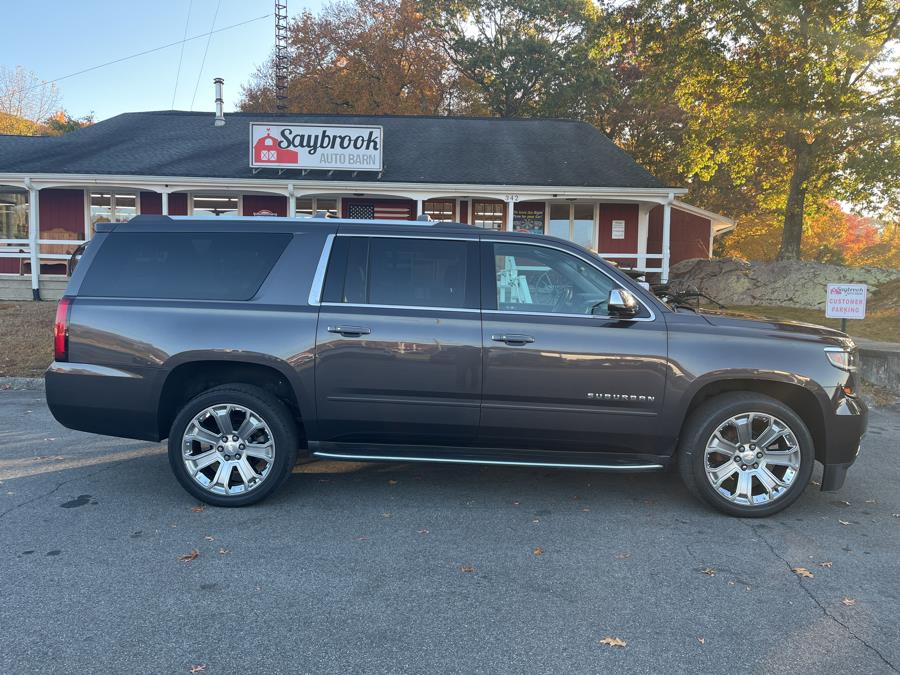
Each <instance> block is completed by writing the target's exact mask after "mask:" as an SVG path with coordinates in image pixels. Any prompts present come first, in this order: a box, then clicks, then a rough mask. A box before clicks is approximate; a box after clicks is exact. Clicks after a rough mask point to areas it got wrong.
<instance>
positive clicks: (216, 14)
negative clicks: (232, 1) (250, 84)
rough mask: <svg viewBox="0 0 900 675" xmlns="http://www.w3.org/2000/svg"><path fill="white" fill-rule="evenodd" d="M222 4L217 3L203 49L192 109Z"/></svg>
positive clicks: (220, 2)
mask: <svg viewBox="0 0 900 675" xmlns="http://www.w3.org/2000/svg"><path fill="white" fill-rule="evenodd" d="M221 6H222V0H219V1H218V2H217V3H216V11H215V12H213V20H212V23H211V24H210V26H209V35H207V37H206V47H205V48H204V49H203V60H202V61H200V72H199V73H197V84H195V85H194V95H193V96H191V110H193V109H194V100H195V99H196V98H197V89H199V88H200V78H201V77H202V76H203V66H205V65H206V52H208V51H209V43H210V41H211V40H212V34H213V28H215V27H216V18H218V16H219V7H221Z"/></svg>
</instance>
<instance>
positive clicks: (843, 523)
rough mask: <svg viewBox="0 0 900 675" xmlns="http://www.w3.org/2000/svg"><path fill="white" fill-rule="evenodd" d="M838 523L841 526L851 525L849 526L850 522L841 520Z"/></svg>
mask: <svg viewBox="0 0 900 675" xmlns="http://www.w3.org/2000/svg"><path fill="white" fill-rule="evenodd" d="M838 522H839V523H840V524H841V525H849V524H850V523H849V522H848V521H846V520H841V519H838Z"/></svg>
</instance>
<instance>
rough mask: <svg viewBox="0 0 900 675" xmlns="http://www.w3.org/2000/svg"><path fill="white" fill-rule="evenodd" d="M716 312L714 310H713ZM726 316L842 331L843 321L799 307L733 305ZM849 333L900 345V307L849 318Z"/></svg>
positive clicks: (726, 311) (819, 310)
mask: <svg viewBox="0 0 900 675" xmlns="http://www.w3.org/2000/svg"><path fill="white" fill-rule="evenodd" d="M710 309H715V308H710ZM716 311H722V312H725V313H729V312H734V313H739V314H751V315H753V316H757V317H761V318H766V319H775V320H776V321H802V322H803V323H814V324H817V325H819V326H826V327H828V328H835V329H837V330H840V329H841V320H840V319H826V318H825V310H824V309H803V308H799V307H766V306H731V307H728V308H727V309H725V310H718V309H716ZM847 333H848V334H850V335H852V336H853V337H860V338H866V339H868V340H879V341H881V342H900V308H886V309H875V310H869V309H868V308H867V311H866V318H865V319H862V320H859V319H848V320H847Z"/></svg>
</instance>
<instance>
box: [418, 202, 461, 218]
mask: <svg viewBox="0 0 900 675" xmlns="http://www.w3.org/2000/svg"><path fill="white" fill-rule="evenodd" d="M422 212H423V213H425V214H427V215H428V216H429V217H430V218H431V219H432V220H442V221H453V220H455V218H456V216H455V212H456V202H455V201H454V200H452V199H426V200H425V201H424V202H423V203H422Z"/></svg>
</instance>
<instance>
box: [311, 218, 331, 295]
mask: <svg viewBox="0 0 900 675" xmlns="http://www.w3.org/2000/svg"><path fill="white" fill-rule="evenodd" d="M333 243H334V235H333V234H329V235H328V236H327V237H325V246H323V247H322V254H321V255H320V256H319V264H318V265H316V273H315V274H314V275H313V280H312V285H311V286H310V287H309V298H308V301H309V304H310V305H319V304H321V301H322V287H323V286H324V285H325V270H327V269H328V260H329V259H330V258H331V246H332V244H333Z"/></svg>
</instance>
